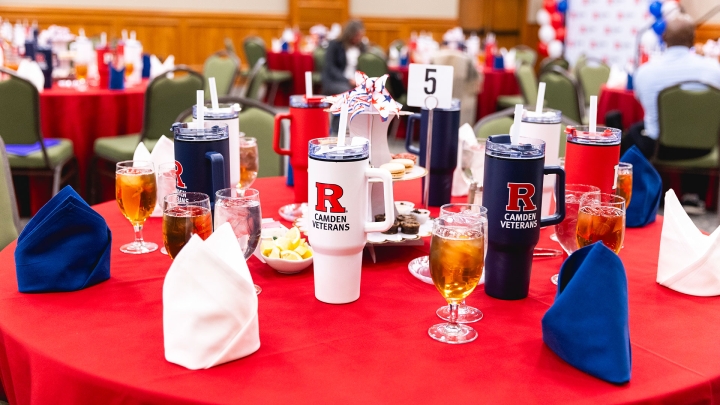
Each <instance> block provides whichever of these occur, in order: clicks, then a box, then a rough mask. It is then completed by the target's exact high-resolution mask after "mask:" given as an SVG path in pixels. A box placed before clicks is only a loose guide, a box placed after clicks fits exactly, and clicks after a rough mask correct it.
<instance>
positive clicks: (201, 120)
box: [195, 90, 205, 129]
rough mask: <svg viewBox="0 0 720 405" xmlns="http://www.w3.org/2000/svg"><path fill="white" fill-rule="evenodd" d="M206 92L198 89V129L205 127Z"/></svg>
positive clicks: (196, 122)
mask: <svg viewBox="0 0 720 405" xmlns="http://www.w3.org/2000/svg"><path fill="white" fill-rule="evenodd" d="M203 107H205V92H204V91H202V90H198V91H197V109H196V112H197V118H196V119H195V125H196V127H195V128H197V129H201V128H205V109H204V108H203Z"/></svg>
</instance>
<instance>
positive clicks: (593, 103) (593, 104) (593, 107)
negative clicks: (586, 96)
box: [588, 96, 597, 133]
mask: <svg viewBox="0 0 720 405" xmlns="http://www.w3.org/2000/svg"><path fill="white" fill-rule="evenodd" d="M588 118H589V121H590V133H593V132H595V131H596V129H597V96H590V113H589V115H588Z"/></svg>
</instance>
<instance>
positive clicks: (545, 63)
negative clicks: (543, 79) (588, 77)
mask: <svg viewBox="0 0 720 405" xmlns="http://www.w3.org/2000/svg"><path fill="white" fill-rule="evenodd" d="M553 66H560V67H561V68H563V69H565V70H568V69H570V62H568V61H567V60H565V59H564V58H551V57H549V56H548V57H547V58H545V59H543V60H542V61H540V74H541V75H542V74H543V73H545V72H548V71H550V70H552V68H553Z"/></svg>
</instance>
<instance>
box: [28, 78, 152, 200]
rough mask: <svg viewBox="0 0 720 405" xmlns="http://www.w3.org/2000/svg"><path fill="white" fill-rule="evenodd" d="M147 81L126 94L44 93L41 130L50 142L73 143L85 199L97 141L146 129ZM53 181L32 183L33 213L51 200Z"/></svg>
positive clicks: (65, 90)
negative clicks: (105, 137) (143, 123)
mask: <svg viewBox="0 0 720 405" xmlns="http://www.w3.org/2000/svg"><path fill="white" fill-rule="evenodd" d="M146 88H147V81H143V82H142V83H141V84H139V85H137V86H135V87H130V88H127V89H125V90H108V89H100V88H98V87H88V89H87V90H86V91H78V90H76V89H74V88H66V87H58V86H57V84H55V85H53V87H52V88H51V89H46V90H44V91H43V92H42V93H40V126H41V128H42V134H43V136H44V137H46V138H67V139H70V140H71V141H72V142H73V148H74V152H75V157H77V160H78V166H79V173H78V175H79V181H80V185H81V187H80V189H79V190H77V191H78V192H80V193H81V194H83V195H84V190H85V187H84V186H83V185H84V184H85V180H86V178H87V170H88V165H89V164H90V161H91V159H92V156H93V146H94V144H95V140H96V139H97V138H100V137H104V136H117V135H126V134H133V133H138V132H140V130H141V129H142V120H143V108H144V105H145V89H146ZM50 184H51V183H50V180H49V179H44V178H34V179H32V181H31V183H30V190H31V192H30V196H31V197H30V210H31V212H32V214H34V213H35V212H37V210H38V209H40V207H42V206H43V204H45V203H46V202H47V201H48V200H49V199H50Z"/></svg>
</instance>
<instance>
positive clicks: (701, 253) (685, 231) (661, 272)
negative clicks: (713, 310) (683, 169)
mask: <svg viewBox="0 0 720 405" xmlns="http://www.w3.org/2000/svg"><path fill="white" fill-rule="evenodd" d="M657 282H658V283H659V284H661V285H664V286H665V287H668V288H670V289H672V290H675V291H678V292H681V293H683V294H688V295H696V296H700V297H711V296H715V295H720V227H718V228H717V229H715V231H714V232H713V233H712V234H710V235H704V234H703V233H702V232H700V230H699V229H698V228H697V227H696V226H695V224H694V223H693V222H692V220H691V219H690V217H688V215H687V213H685V210H684V209H683V207H682V205H681V204H680V201H678V198H677V196H676V195H675V192H673V190H672V189H670V190H668V192H667V193H665V219H664V221H663V228H662V235H661V236H660V257H659V259H658V273H657Z"/></svg>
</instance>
